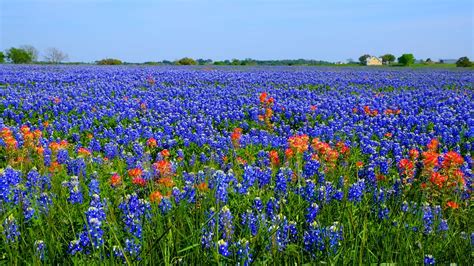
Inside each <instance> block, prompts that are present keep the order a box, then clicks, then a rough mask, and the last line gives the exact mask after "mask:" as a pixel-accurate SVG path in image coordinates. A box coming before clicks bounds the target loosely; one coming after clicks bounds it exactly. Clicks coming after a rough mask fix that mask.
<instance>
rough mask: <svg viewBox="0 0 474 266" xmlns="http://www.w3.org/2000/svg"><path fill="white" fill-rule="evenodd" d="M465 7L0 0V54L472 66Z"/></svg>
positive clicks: (259, 0)
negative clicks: (402, 59)
mask: <svg viewBox="0 0 474 266" xmlns="http://www.w3.org/2000/svg"><path fill="white" fill-rule="evenodd" d="M472 2H473V1H470V0H467V1H465V0H456V1H454V0H398V1H395V0H393V1H392V0H390V1H389V0H359V1H356V0H353V1H352V0H346V1H344V0H325V1H318V0H274V1H270V0H241V1H237V0H202V1H201V0H175V1H172V0H169V1H160V0H156V1H151V0H128V1H125V0H62V1H61V0H0V3H1V4H0V17H1V20H0V50H4V49H7V48H9V47H12V46H20V45H24V44H30V45H33V46H35V47H36V48H37V49H38V50H39V51H40V58H42V55H41V53H42V52H43V51H44V50H45V49H46V48H48V47H57V48H59V49H61V50H63V51H65V52H66V53H68V54H69V58H70V61H84V62H91V61H95V60H98V59H101V58H105V57H113V58H119V59H122V60H124V61H128V62H144V61H158V60H163V59H168V60H174V59H178V58H181V57H184V56H189V57H193V58H211V59H214V60H222V59H232V58H241V59H243V58H255V59H297V58H306V59H322V60H329V61H338V60H341V61H344V60H346V59H348V58H352V59H355V60H357V58H358V57H359V56H360V55H362V54H364V53H369V54H373V55H381V54H384V53H392V54H395V55H396V56H399V55H400V54H402V53H406V52H410V53H413V54H414V55H415V57H416V58H424V59H426V58H428V57H430V58H432V59H439V58H459V57H461V56H469V57H470V58H471V59H472V58H474V48H473V46H474V45H473V39H474V18H473V16H474V11H473V4H472Z"/></svg>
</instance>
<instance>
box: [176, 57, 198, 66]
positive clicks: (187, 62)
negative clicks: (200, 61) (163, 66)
mask: <svg viewBox="0 0 474 266" xmlns="http://www.w3.org/2000/svg"><path fill="white" fill-rule="evenodd" d="M176 64H177V65H180V66H189V65H196V61H195V60H194V59H192V58H189V57H183V58H181V59H179V60H178V61H176Z"/></svg>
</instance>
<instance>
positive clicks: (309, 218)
mask: <svg viewBox="0 0 474 266" xmlns="http://www.w3.org/2000/svg"><path fill="white" fill-rule="evenodd" d="M306 212H307V213H306V222H307V223H309V224H311V223H312V222H313V221H314V219H315V218H316V215H318V213H319V206H318V204H316V203H312V204H311V205H310V206H309V207H308V209H307V210H306Z"/></svg>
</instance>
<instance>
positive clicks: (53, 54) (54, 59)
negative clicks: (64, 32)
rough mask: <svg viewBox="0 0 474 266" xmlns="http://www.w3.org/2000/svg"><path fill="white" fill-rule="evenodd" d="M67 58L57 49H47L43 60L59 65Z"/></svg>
mask: <svg viewBox="0 0 474 266" xmlns="http://www.w3.org/2000/svg"><path fill="white" fill-rule="evenodd" d="M67 58H68V56H67V54H66V53H64V52H62V51H61V50H59V49H57V48H53V47H51V48H48V49H47V50H46V55H45V56H44V59H45V60H46V61H48V62H50V63H53V64H58V63H61V62H62V61H65V60H67Z"/></svg>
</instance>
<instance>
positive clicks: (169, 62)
mask: <svg viewBox="0 0 474 266" xmlns="http://www.w3.org/2000/svg"><path fill="white" fill-rule="evenodd" d="M161 63H163V65H172V64H173V62H171V61H169V60H163V61H161Z"/></svg>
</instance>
